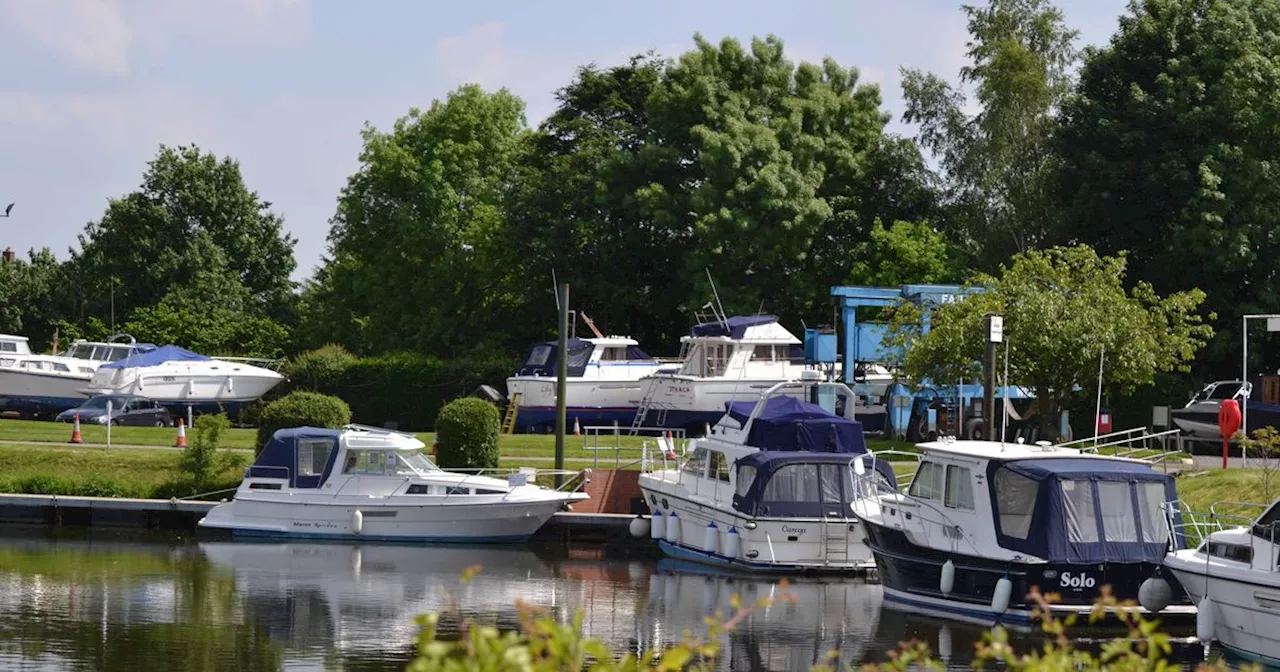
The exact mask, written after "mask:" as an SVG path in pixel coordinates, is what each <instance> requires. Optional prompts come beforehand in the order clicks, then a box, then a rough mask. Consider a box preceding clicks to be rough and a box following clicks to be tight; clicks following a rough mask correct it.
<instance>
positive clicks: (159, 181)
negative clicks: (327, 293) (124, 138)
mask: <svg viewBox="0 0 1280 672" xmlns="http://www.w3.org/2000/svg"><path fill="white" fill-rule="evenodd" d="M270 208H271V204H270V203H268V202H266V201H263V200H261V199H260V198H259V197H258V195H257V193H256V192H252V191H249V189H248V188H247V187H246V186H245V184H244V179H243V178H242V176H241V174H240V165H239V163H237V162H236V161H234V160H233V159H231V158H223V159H218V158H217V157H216V156H214V155H213V154H208V153H205V152H203V151H201V150H200V149H199V148H197V147H195V146H184V147H177V148H173V147H167V146H163V145H162V146H161V147H160V151H159V153H157V155H156V158H154V159H153V160H152V161H151V162H150V163H148V164H147V171H146V173H145V174H144V175H143V178H142V185H141V186H140V187H139V189H138V190H137V191H134V192H132V193H130V194H127V195H125V196H124V197H122V198H118V199H112V200H111V201H110V202H109V203H108V205H107V211H106V212H105V213H104V214H103V216H102V219H101V220H99V221H97V222H91V223H89V224H88V225H87V226H86V227H85V230H84V233H83V234H81V235H80V237H79V238H80V247H81V249H80V250H79V251H75V250H73V251H72V253H71V261H70V262H69V265H70V267H71V271H72V272H73V274H74V278H75V282H74V283H72V284H73V288H74V289H75V290H76V291H79V292H80V294H81V300H82V301H83V308H84V314H85V315H86V316H87V315H98V316H105V315H107V313H108V312H109V310H110V306H109V303H110V302H111V300H112V291H111V284H110V283H112V282H115V283H116V288H115V291H114V304H115V310H116V312H117V314H120V315H128V314H130V313H131V312H133V310H135V309H137V308H145V307H151V306H154V305H156V303H157V302H159V301H161V300H162V299H163V298H164V297H165V295H166V294H168V293H169V292H170V291H171V290H172V289H173V288H174V287H176V286H180V285H181V284H183V282H184V281H185V280H186V279H188V278H189V276H190V274H191V272H192V268H193V267H195V266H196V261H197V260H193V259H191V258H188V257H187V256H186V255H187V253H188V252H191V251H193V250H204V249H206V247H207V246H208V245H212V246H213V247H215V248H217V249H218V250H219V251H220V252H221V254H222V255H223V257H224V259H225V266H226V269H227V270H228V271H229V272H230V273H231V275H232V277H233V279H234V282H236V283H238V284H239V285H241V286H243V287H244V289H245V290H246V292H247V294H248V301H247V303H246V306H245V307H246V309H247V310H249V311H251V312H253V313H254V314H259V315H266V316H269V317H272V318H274V319H278V320H279V319H285V320H287V319H288V317H289V315H290V312H291V310H292V300H293V298H292V297H293V294H292V292H293V283H292V282H291V281H290V280H289V276H290V274H291V273H292V272H293V269H294V266H295V262H294V259H293V245H294V242H295V241H294V239H293V238H292V237H290V236H289V235H287V234H285V233H284V232H283V228H282V221H281V219H280V217H279V216H277V215H275V214H273V213H272V212H271V210H270ZM195 239H201V242H199V243H192V241H193V240H195Z"/></svg>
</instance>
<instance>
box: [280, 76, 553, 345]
mask: <svg viewBox="0 0 1280 672" xmlns="http://www.w3.org/2000/svg"><path fill="white" fill-rule="evenodd" d="M526 132H527V129H526V127H525V118H524V103H523V102H521V101H520V99H519V98H517V97H516V96H514V95H512V94H511V93H510V92H508V91H507V90H505V89H503V90H501V91H498V92H495V93H486V92H485V91H483V90H482V89H481V88H480V87H479V86H475V85H468V86H463V87H461V88H459V89H457V90H456V91H454V92H452V93H450V94H449V96H448V97H447V98H446V99H445V100H442V101H441V100H437V101H435V102H433V103H432V105H431V107H430V109H428V110H426V111H425V112H424V111H421V110H418V109H416V108H415V109H413V110H411V111H410V112H409V114H408V115H407V116H405V117H402V118H400V119H399V120H397V121H396V123H395V125H394V127H393V128H392V129H391V130H389V131H385V132H384V131H379V130H377V129H376V128H374V127H372V126H366V128H365V130H364V149H363V150H362V152H361V154H360V169H359V170H358V171H357V172H356V173H355V174H354V175H352V176H351V177H350V178H349V179H348V181H347V186H346V187H345V188H344V189H343V191H342V195H341V197H340V198H339V201H338V209H337V213H336V214H335V215H334V218H333V221H332V229H331V231H330V235H329V243H330V257H331V261H330V262H329V264H328V265H327V266H328V268H326V269H325V270H324V271H322V273H321V274H320V275H319V276H318V277H317V278H316V279H315V282H313V283H312V285H311V286H310V288H309V290H310V292H309V293H310V295H309V297H308V299H307V301H306V308H305V312H304V314H305V315H306V316H307V323H306V324H305V325H304V330H310V329H315V330H317V334H323V337H324V340H335V341H337V342H342V343H345V344H346V345H348V346H350V347H352V348H353V349H356V350H360V351H365V352H382V351H388V350H396V349H417V350H419V351H422V352H426V353H429V354H438V355H447V354H455V353H456V352H457V351H458V350H459V349H470V348H474V347H478V346H481V345H483V342H484V339H485V338H486V337H488V336H489V335H490V334H491V333H492V331H493V330H492V329H489V326H491V325H493V324H495V323H496V321H497V320H500V319H502V310H503V308H504V306H506V305H507V304H508V303H509V302H508V301H506V300H505V299H504V295H503V294H502V292H501V291H500V290H501V289H502V287H504V283H503V281H502V280H503V276H502V272H503V269H502V268H501V267H500V266H498V265H496V264H494V263H492V261H493V260H496V259H501V258H502V257H501V255H500V254H499V253H498V252H496V251H495V249H496V248H499V247H501V246H502V245H504V244H505V241H504V240H503V239H502V233H503V231H504V226H503V225H504V222H505V200H506V195H507V193H508V192H509V191H510V189H511V188H512V187H511V185H512V181H513V174H514V172H515V170H516V157H517V156H518V155H519V148H520V145H521V142H522V141H523V138H524V136H525V134H526Z"/></svg>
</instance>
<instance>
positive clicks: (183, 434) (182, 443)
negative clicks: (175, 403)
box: [173, 418, 187, 448]
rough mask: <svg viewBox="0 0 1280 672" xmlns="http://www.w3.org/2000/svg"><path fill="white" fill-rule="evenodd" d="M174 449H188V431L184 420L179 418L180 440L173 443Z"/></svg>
mask: <svg viewBox="0 0 1280 672" xmlns="http://www.w3.org/2000/svg"><path fill="white" fill-rule="evenodd" d="M173 447H174V448H186V447H187V429H186V426H185V425H183V423H182V418H178V440H177V441H174V442H173Z"/></svg>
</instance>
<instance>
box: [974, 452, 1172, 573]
mask: <svg viewBox="0 0 1280 672" xmlns="http://www.w3.org/2000/svg"><path fill="white" fill-rule="evenodd" d="M987 483H988V486H987V487H988V488H990V491H991V501H992V502H993V503H994V505H995V507H994V508H995V526H996V538H997V541H998V542H999V543H1000V545H1001V546H1002V547H1004V548H1007V549H1009V550H1012V551H1018V552H1021V553H1027V554H1029V555H1033V556H1037V557H1041V558H1044V559H1045V560H1047V561H1049V562H1067V563H1103V562H1124V563H1135V562H1150V563H1155V564H1158V563H1160V562H1161V561H1162V560H1163V559H1164V555H1165V552H1166V550H1167V548H1168V542H1169V526H1168V524H1167V523H1166V521H1165V515H1166V514H1165V511H1164V510H1163V509H1162V506H1163V505H1165V504H1171V503H1173V502H1175V501H1177V498H1178V495H1177V490H1176V488H1175V486H1174V480H1173V477H1172V476H1169V475H1167V474H1162V473H1160V472H1157V471H1155V470H1154V469H1152V468H1151V467H1150V466H1149V465H1147V464H1144V463H1141V462H1128V461H1123V460H1108V459H1100V458H1085V457H1081V458H1070V457H1069V458H1045V459H1027V460H1012V461H1003V462H1002V461H997V460H993V461H991V463H990V464H988V466H987ZM1174 522H1175V523H1179V522H1180V520H1179V516H1178V514H1177V513H1176V509H1175V519H1174ZM1175 529H1181V528H1180V527H1179V526H1175ZM1174 543H1175V548H1180V547H1182V545H1183V544H1184V540H1183V539H1182V537H1181V534H1179V536H1178V538H1176V539H1175V540H1174Z"/></svg>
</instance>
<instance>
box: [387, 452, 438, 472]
mask: <svg viewBox="0 0 1280 672" xmlns="http://www.w3.org/2000/svg"><path fill="white" fill-rule="evenodd" d="M397 457H398V459H397V460H396V474H398V475H402V476H412V475H414V472H415V471H416V472H417V473H422V474H426V473H430V472H433V471H440V467H437V466H436V465H435V463H433V462H432V461H431V460H429V459H427V456H426V455H423V454H422V451H416V452H412V453H410V452H403V451H402V452H400V453H399V455H398V456H397Z"/></svg>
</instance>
